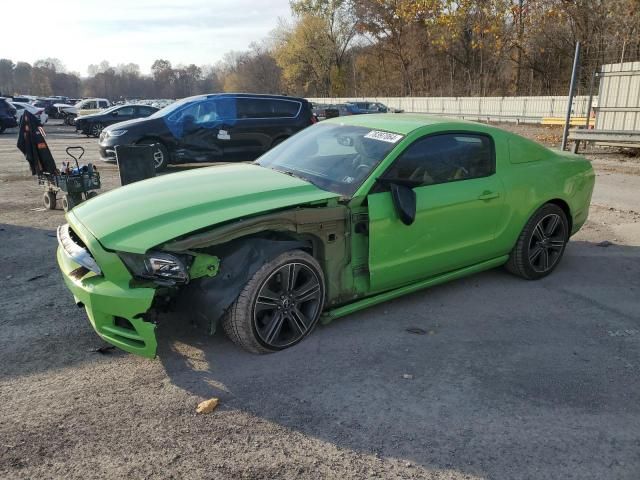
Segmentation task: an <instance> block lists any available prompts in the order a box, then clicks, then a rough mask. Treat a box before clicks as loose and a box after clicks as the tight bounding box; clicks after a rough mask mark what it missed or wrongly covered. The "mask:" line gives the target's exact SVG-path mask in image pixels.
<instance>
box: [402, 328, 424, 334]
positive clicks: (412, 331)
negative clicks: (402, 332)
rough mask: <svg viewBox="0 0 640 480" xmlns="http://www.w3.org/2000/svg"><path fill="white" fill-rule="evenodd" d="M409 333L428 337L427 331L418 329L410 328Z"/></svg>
mask: <svg viewBox="0 0 640 480" xmlns="http://www.w3.org/2000/svg"><path fill="white" fill-rule="evenodd" d="M406 331H407V332H409V333H413V334H414V335H426V333H427V331H426V330H423V329H422V328H418V327H409V328H407V329H406Z"/></svg>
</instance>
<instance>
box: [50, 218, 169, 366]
mask: <svg viewBox="0 0 640 480" xmlns="http://www.w3.org/2000/svg"><path fill="white" fill-rule="evenodd" d="M67 218H68V219H69V223H70V227H71V229H72V232H73V241H74V242H75V243H76V244H77V245H78V246H79V247H80V248H84V249H86V250H87V252H88V253H89V254H90V255H91V256H92V257H93V259H94V260H95V262H96V263H97V264H98V265H100V268H101V273H100V274H98V273H95V272H92V271H90V270H89V269H87V268H86V267H84V266H82V265H80V264H79V263H77V262H76V261H75V260H74V258H72V257H73V256H72V255H69V253H68V248H67V249H65V248H64V247H63V246H62V245H59V247H58V253H57V258H58V265H59V266H60V270H61V272H62V276H63V278H64V282H65V284H66V285H67V288H69V290H70V291H71V293H72V294H73V297H74V299H75V301H76V303H77V304H78V305H79V306H83V307H84V308H85V310H86V312H87V315H88V317H89V321H90V322H91V325H92V326H93V328H94V329H95V331H96V333H97V334H98V335H100V337H102V338H103V339H104V340H105V341H107V342H109V343H111V344H113V345H115V346H117V347H118V348H121V349H122V350H125V351H127V352H131V353H135V354H137V355H140V356H143V357H147V358H153V357H154V356H155V354H156V349H157V341H156V335H155V324H153V323H151V322H149V321H147V320H146V319H145V314H146V313H147V311H148V310H149V309H150V308H151V306H152V303H153V300H154V296H155V293H156V290H155V289H154V288H146V287H140V288H131V287H130V282H131V280H132V277H131V274H130V273H129V272H128V270H127V269H126V267H125V266H124V264H123V263H122V261H121V260H120V259H119V258H118V256H117V255H116V254H115V253H113V252H108V251H106V250H104V249H103V248H102V247H101V246H100V244H99V242H98V241H97V240H96V239H95V238H94V237H93V236H92V235H91V234H90V233H89V232H88V231H87V230H86V229H85V228H84V227H83V226H82V224H80V222H77V221H76V222H74V216H73V213H72V212H71V213H69V214H68V215H67ZM76 259H77V257H76Z"/></svg>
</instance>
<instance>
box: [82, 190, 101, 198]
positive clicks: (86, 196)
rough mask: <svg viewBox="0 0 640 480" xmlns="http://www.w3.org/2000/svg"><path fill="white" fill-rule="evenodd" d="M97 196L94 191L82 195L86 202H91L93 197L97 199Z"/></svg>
mask: <svg viewBox="0 0 640 480" xmlns="http://www.w3.org/2000/svg"><path fill="white" fill-rule="evenodd" d="M97 196H98V192H95V191H91V192H87V193H85V195H84V197H85V198H86V199H87V200H91V199H92V198H93V197H97Z"/></svg>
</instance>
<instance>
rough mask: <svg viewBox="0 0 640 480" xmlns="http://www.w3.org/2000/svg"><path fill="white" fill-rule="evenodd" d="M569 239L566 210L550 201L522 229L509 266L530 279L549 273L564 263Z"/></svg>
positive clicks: (520, 275)
mask: <svg viewBox="0 0 640 480" xmlns="http://www.w3.org/2000/svg"><path fill="white" fill-rule="evenodd" d="M568 241H569V222H568V220H567V216H566V214H565V213H564V211H563V210H562V209H561V208H560V207H558V206H557V205H554V204H552V203H547V204H545V205H543V206H542V207H541V208H539V209H538V210H537V211H536V212H535V213H534V214H533V215H532V216H531V218H530V219H529V221H528V222H527V224H526V225H525V226H524V228H523V229H522V233H520V236H519V237H518V241H517V242H516V245H515V247H514V248H513V250H512V251H511V254H510V256H509V261H508V262H507V264H506V268H507V270H509V271H510V272H511V273H513V274H514V275H517V276H519V277H522V278H524V279H526V280H538V279H540V278H543V277H546V276H547V275H549V274H550V273H551V272H553V270H555V268H556V267H557V266H558V264H559V263H560V260H561V259H562V255H563V254H564V251H565V248H566V246H567V242H568Z"/></svg>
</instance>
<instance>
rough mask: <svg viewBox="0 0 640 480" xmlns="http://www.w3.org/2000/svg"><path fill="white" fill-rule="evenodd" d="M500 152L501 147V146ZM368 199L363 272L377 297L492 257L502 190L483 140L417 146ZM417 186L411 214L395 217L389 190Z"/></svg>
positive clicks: (450, 138)
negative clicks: (367, 273)
mask: <svg viewBox="0 0 640 480" xmlns="http://www.w3.org/2000/svg"><path fill="white" fill-rule="evenodd" d="M500 148H503V147H502V146H500ZM383 177H384V179H385V181H384V182H378V183H377V184H376V186H375V187H374V189H373V190H372V193H370V194H369V196H368V199H367V201H368V206H369V222H370V224H369V232H370V233H369V271H370V285H371V290H372V291H381V290H386V289H390V288H394V287H398V286H401V285H404V284H408V283H411V282H414V281H417V280H420V279H423V278H428V277H432V276H435V275H438V274H441V273H444V272H448V271H453V270H456V269H459V268H462V267H465V266H469V265H473V264H476V263H480V262H482V261H484V260H488V259H491V258H494V257H496V256H498V253H497V246H496V245H495V243H496V242H495V241H494V239H495V235H496V228H497V224H498V219H499V218H500V217H501V216H502V215H504V214H505V210H504V189H503V185H502V181H501V180H500V178H499V175H498V174H497V173H496V145H495V144H494V139H493V138H492V137H491V136H490V135H487V134H478V133H475V132H450V133H443V134H436V135H428V136H425V137H422V138H420V139H418V140H416V141H415V142H414V143H412V144H411V145H410V146H409V147H407V149H406V150H405V151H404V152H402V153H401V154H400V156H399V157H398V158H397V159H396V160H395V162H394V163H393V164H392V165H391V166H390V168H389V169H388V170H387V171H386V172H385V173H384V175H383ZM391 183H398V184H403V183H404V184H405V185H407V184H410V185H415V186H414V187H413V191H414V192H415V196H416V216H415V221H414V222H413V224H411V225H405V224H404V223H402V222H401V221H400V219H399V216H398V214H397V212H396V210H395V208H394V205H393V201H392V197H391V194H390V192H389V185H390V184H391Z"/></svg>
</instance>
